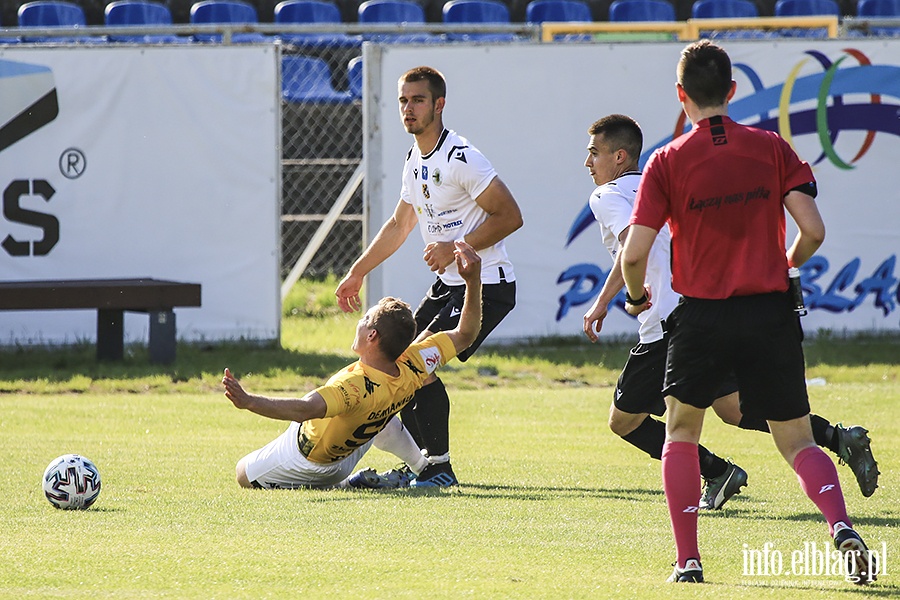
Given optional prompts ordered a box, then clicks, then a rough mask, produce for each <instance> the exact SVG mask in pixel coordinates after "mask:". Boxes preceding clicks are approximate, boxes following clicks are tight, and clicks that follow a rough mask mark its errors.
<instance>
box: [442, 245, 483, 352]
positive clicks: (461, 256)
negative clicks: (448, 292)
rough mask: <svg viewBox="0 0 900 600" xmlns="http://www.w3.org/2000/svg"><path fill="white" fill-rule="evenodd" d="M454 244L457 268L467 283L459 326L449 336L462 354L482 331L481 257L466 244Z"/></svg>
mask: <svg viewBox="0 0 900 600" xmlns="http://www.w3.org/2000/svg"><path fill="white" fill-rule="evenodd" d="M454 244H455V246H456V249H457V251H456V256H455V259H456V267H457V270H458V271H459V274H460V276H461V277H462V278H463V279H464V280H465V282H466V293H465V297H464V299H463V306H462V311H461V313H460V317H459V324H458V325H457V326H456V329H454V330H452V331H449V332H448V333H447V335H448V336H449V337H450V340H451V341H452V342H453V346H454V347H455V348H456V351H457V352H462V351H463V350H465V349H466V348H468V347H469V346H471V345H472V342H474V341H475V338H477V337H478V332H480V331H481V257H479V256H478V254H477V253H476V252H475V249H474V248H472V247H471V246H470V245H469V244H466V243H465V242H455V243H454Z"/></svg>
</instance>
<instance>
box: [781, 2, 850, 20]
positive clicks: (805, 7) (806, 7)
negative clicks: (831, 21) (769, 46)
mask: <svg viewBox="0 0 900 600" xmlns="http://www.w3.org/2000/svg"><path fill="white" fill-rule="evenodd" d="M812 15H834V16H836V17H840V16H841V10H840V7H839V6H838V3H837V2H835V1H834V0H778V2H776V3H775V16H776V17H809V16H812Z"/></svg>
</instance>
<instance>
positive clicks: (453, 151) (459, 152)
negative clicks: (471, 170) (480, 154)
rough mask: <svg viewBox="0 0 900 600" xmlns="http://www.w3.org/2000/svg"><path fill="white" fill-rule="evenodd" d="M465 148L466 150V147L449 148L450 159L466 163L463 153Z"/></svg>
mask: <svg viewBox="0 0 900 600" xmlns="http://www.w3.org/2000/svg"><path fill="white" fill-rule="evenodd" d="M466 148H468V146H453V147H452V148H450V158H455V159H456V160H459V161H462V162H464V163H468V162H469V161H467V160H466V153H465V152H463V150H465V149H466Z"/></svg>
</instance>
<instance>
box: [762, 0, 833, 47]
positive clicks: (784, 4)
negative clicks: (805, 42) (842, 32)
mask: <svg viewBox="0 0 900 600" xmlns="http://www.w3.org/2000/svg"><path fill="white" fill-rule="evenodd" d="M817 15H829V16H830V15H834V16H836V17H840V16H841V9H840V7H839V6H838V3H837V2H835V1H834V0H778V2H776V3H775V16H776V17H811V16H817ZM781 35H782V36H784V37H811V38H824V37H828V31H827V29H824V28H821V29H810V28H794V29H782V30H781Z"/></svg>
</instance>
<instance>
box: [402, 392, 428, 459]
mask: <svg viewBox="0 0 900 600" xmlns="http://www.w3.org/2000/svg"><path fill="white" fill-rule="evenodd" d="M415 406H416V399H415V398H413V399H412V400H410V401H409V402H408V403H407V405H406V406H404V407H403V408H402V409H401V410H400V420H401V421H403V426H404V427H406V430H407V431H409V435H411V436H412V439H413V441H414V442H415V443H416V445H417V446H418V447H419V448H420V449H421V448H424V447H425V444H424V443H422V434H421V433H419V424H418V423H416V415H415V412H414V411H413V409H414V408H415Z"/></svg>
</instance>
